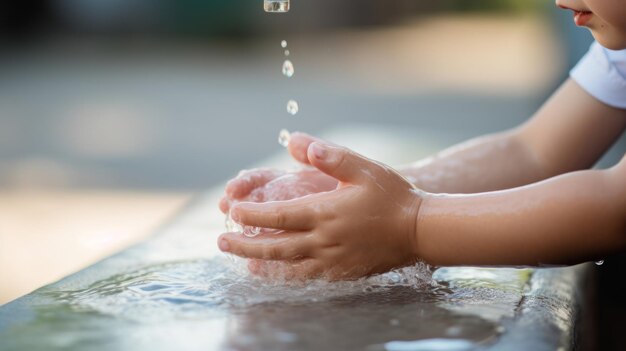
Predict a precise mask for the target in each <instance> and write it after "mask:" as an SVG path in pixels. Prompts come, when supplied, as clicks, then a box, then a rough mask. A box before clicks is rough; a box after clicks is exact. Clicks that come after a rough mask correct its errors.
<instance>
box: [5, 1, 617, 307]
mask: <svg viewBox="0 0 626 351" xmlns="http://www.w3.org/2000/svg"><path fill="white" fill-rule="evenodd" d="M291 6H292V9H291V11H290V12H289V13H288V14H267V13H264V12H263V9H262V0H239V1H233V0H25V1H19V2H15V1H14V2H2V3H1V4H0V304H1V303H3V302H6V301H9V300H11V299H13V298H15V297H17V296H19V295H20V294H23V293H26V292H28V291H30V290H32V289H34V288H37V287H38V286H41V285H43V284H45V283H47V282H50V281H53V280H55V279H58V278H60V277H63V276H65V275H67V274H69V273H71V272H72V271H76V270H78V269H81V268H83V267H84V266H86V265H88V264H90V263H93V262H94V261H96V260H98V259H100V258H102V257H104V256H106V255H108V254H110V253H112V252H114V251H116V250H119V249H120V248H122V247H125V246H128V245H130V244H131V243H133V242H136V241H137V240H141V238H143V237H144V236H145V235H147V234H148V233H149V232H150V231H151V230H153V229H154V227H155V226H157V225H158V224H159V223H161V222H163V220H164V219H165V218H166V217H167V216H168V215H171V214H172V213H174V211H175V210H176V209H177V208H179V207H180V206H181V205H182V204H183V203H185V202H186V201H187V200H188V199H189V197H190V196H192V194H194V193H197V192H199V191H201V190H203V189H207V188H210V187H215V186H218V185H219V184H222V183H223V182H224V181H226V180H227V179H228V178H230V177H232V176H234V175H235V174H236V173H237V171H238V170H240V169H242V168H245V167H247V166H250V165H251V164H254V163H258V162H259V160H262V159H264V158H266V157H267V156H268V155H270V154H272V153H276V152H279V151H280V146H279V145H278V144H277V142H276V138H277V135H278V131H279V130H280V129H281V128H287V129H289V130H302V131H306V132H309V133H314V134H319V133H322V132H324V131H327V130H331V129H332V128H335V127H337V126H341V125H343V126H345V125H352V124H367V125H385V126H395V127H400V128H403V129H404V130H409V131H410V130H423V129H428V130H431V129H432V130H438V131H443V132H446V133H450V135H453V137H452V139H454V140H453V141H461V140H463V139H466V138H469V137H473V136H476V135H479V134H482V133H487V132H494V131H499V130H503V129H506V128H509V127H512V126H515V125H517V124H519V123H521V122H523V121H524V120H526V119H527V118H528V117H529V116H530V115H531V114H532V113H533V112H534V111H535V110H536V109H537V107H538V106H539V105H540V104H541V103H542V102H543V101H544V99H545V98H546V97H547V96H548V94H549V93H550V92H551V91H552V90H553V89H554V88H555V87H557V86H558V84H560V82H562V80H563V79H564V78H565V77H566V76H567V72H568V69H569V68H570V67H571V66H572V65H573V64H574V63H575V62H576V61H577V60H578V58H580V57H581V56H582V55H583V54H584V52H585V51H586V50H587V48H588V46H589V44H590V43H591V40H592V38H591V36H590V34H589V33H588V32H587V31H586V30H582V29H578V28H576V27H575V26H574V25H573V23H572V19H571V14H570V13H568V12H565V11H561V10H558V9H556V8H555V6H554V2H553V1H545V0H508V1H507V0H499V1H496V0H493V1H488V0H482V1H480V0H439V1H436V2H434V1H425V0H422V1H419V0H315V1H305V0H300V1H299V0H293V1H292V4H291ZM281 40H286V41H287V42H288V49H289V50H290V56H289V58H290V60H291V61H292V62H293V63H294V65H295V75H294V76H293V77H292V78H290V79H287V78H285V77H284V76H283V75H282V74H281V65H282V62H283V60H284V54H283V49H282V48H281V46H280V42H281ZM289 99H295V100H297V101H298V102H299V104H300V112H299V113H298V114H297V115H296V116H291V115H288V114H287V112H286V110H285V104H286V102H287V100H289ZM335 141H336V142H339V143H340V142H341V140H335ZM620 143H621V144H620V145H618V149H616V150H613V152H612V153H611V155H609V156H608V157H607V158H605V160H604V161H603V164H604V165H609V164H611V162H615V160H616V159H617V157H619V155H620V152H621V155H623V152H624V151H623V150H624V140H621V141H620ZM620 150H621V151H620Z"/></svg>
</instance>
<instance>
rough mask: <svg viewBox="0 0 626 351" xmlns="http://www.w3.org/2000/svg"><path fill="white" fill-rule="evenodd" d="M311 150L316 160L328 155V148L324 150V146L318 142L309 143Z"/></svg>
mask: <svg viewBox="0 0 626 351" xmlns="http://www.w3.org/2000/svg"><path fill="white" fill-rule="evenodd" d="M311 152H312V153H313V156H315V158H317V159H318V160H323V159H325V158H326V156H327V155H328V150H326V147H325V146H324V145H322V144H320V143H313V144H311Z"/></svg>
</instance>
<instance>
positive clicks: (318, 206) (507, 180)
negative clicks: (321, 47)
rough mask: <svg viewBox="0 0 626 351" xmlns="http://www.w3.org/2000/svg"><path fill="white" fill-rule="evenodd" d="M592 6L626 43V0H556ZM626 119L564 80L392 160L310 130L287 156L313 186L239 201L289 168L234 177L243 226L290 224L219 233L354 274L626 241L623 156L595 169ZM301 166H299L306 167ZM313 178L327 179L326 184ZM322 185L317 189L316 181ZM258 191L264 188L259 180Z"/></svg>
mask: <svg viewBox="0 0 626 351" xmlns="http://www.w3.org/2000/svg"><path fill="white" fill-rule="evenodd" d="M557 4H558V5H559V6H561V7H566V8H569V9H573V10H575V12H579V13H585V14H586V16H589V17H590V19H587V20H585V26H587V27H588V28H589V29H590V30H591V31H592V34H593V35H594V37H595V38H596V39H597V40H598V41H599V42H600V43H601V44H602V45H604V46H606V47H608V48H612V49H624V48H626V7H625V6H623V3H622V2H621V1H617V0H559V1H557ZM625 129H626V110H621V109H616V108H613V107H610V106H607V105H605V104H603V103H601V102H599V101H598V100H596V99H595V98H593V97H592V96H590V95H589V94H588V93H586V92H585V91H584V90H583V89H582V88H581V87H580V86H578V84H577V83H575V82H574V81H572V80H567V81H566V82H565V83H564V84H563V85H562V86H561V88H559V89H558V90H557V91H556V92H555V93H554V94H553V96H552V97H551V98H550V99H549V100H548V101H547V102H546V103H545V104H544V105H543V106H542V107H541V109H540V110H539V111H537V112H536V113H535V115H534V116H533V117H532V118H531V119H530V120H529V121H528V122H526V123H524V124H523V125H521V126H519V127H517V128H514V129H512V130H509V131H505V132H502V133H497V134H493V135H487V136H484V137H480V138H476V139H474V140H470V141H468V142H466V143H463V144H460V145H458V146H455V147H452V148H450V149H448V150H444V151H442V152H441V153H439V154H437V155H434V156H433V157H430V158H427V159H425V160H420V161H418V162H416V163H414V164H412V165H407V166H404V167H399V168H398V169H397V171H396V170H394V169H393V168H391V167H389V166H387V165H383V164H381V163H378V162H375V161H373V160H369V159H367V158H365V157H363V156H361V155H358V154H356V153H354V152H353V151H351V150H348V149H346V148H342V147H340V146H337V145H334V144H330V143H328V142H325V141H321V140H319V139H317V138H314V137H311V136H308V135H306V134H302V133H296V134H294V135H292V140H291V143H290V145H289V152H290V154H291V155H292V156H293V157H294V158H295V159H296V160H298V161H300V162H301V163H303V164H307V165H311V166H313V167H315V169H316V170H317V171H315V170H313V171H311V170H309V171H308V174H307V175H306V177H310V178H309V179H315V180H314V181H313V183H315V184H317V185H318V187H317V189H313V191H312V192H313V193H315V194H313V195H309V196H306V197H303V198H299V199H293V200H289V201H278V202H269V203H250V202H240V203H238V204H236V205H234V206H231V205H233V204H235V203H236V202H239V201H242V200H244V201H245V198H246V196H248V195H249V194H250V193H251V192H254V191H255V189H262V187H263V185H264V184H267V183H268V182H269V181H271V180H272V179H275V178H276V177H278V176H279V175H281V174H282V173H280V171H276V170H267V169H266V170H259V171H254V170H253V171H250V172H247V173H244V174H243V175H241V176H239V177H238V178H236V179H234V180H233V181H231V182H230V183H229V185H228V186H227V189H226V195H225V197H224V199H223V200H222V201H221V203H220V208H221V209H222V211H224V212H227V211H229V210H230V211H231V214H232V215H233V218H235V219H236V220H237V221H238V222H240V223H241V224H244V225H249V226H259V227H266V228H275V229H281V230H284V232H283V233H281V234H280V235H276V236H273V237H270V236H265V237H262V238H247V237H243V236H241V235H238V234H235V233H225V234H223V235H222V236H220V238H219V239H218V245H219V247H220V249H222V250H223V251H227V252H232V253H234V254H236V255H239V256H242V257H248V258H254V259H256V260H255V261H252V262H253V263H252V264H251V270H252V271H253V272H256V273H259V274H264V275H266V274H268V272H270V271H271V267H270V268H268V267H269V266H268V262H270V261H284V262H287V263H288V265H287V266H288V267H289V268H290V276H293V277H300V278H308V277H318V276H322V277H325V278H327V279H331V280H332V279H352V278H357V277H360V276H364V275H370V274H374V273H378V272H383V271H386V270H389V269H391V268H394V267H398V266H402V265H407V264H410V263H412V262H415V261H416V260H425V261H426V262H428V263H430V264H434V265H538V264H570V263H578V262H583V261H587V260H596V259H600V258H602V257H603V256H605V255H610V254H613V253H616V252H622V251H624V250H625V249H626V157H624V158H623V159H622V160H621V161H620V162H619V164H617V165H615V166H614V167H612V168H610V169H606V170H589V168H590V167H592V166H593V165H594V164H595V162H596V161H597V160H598V159H599V158H600V157H601V156H602V154H603V153H604V152H605V151H606V150H607V149H608V148H609V147H610V146H611V145H612V143H613V142H614V141H615V140H616V139H617V138H618V137H619V136H620V135H621V134H622V133H623V131H624V130H625ZM303 176H304V175H303ZM318 181H319V183H318ZM314 188H315V187H314ZM257 191H262V190H257Z"/></svg>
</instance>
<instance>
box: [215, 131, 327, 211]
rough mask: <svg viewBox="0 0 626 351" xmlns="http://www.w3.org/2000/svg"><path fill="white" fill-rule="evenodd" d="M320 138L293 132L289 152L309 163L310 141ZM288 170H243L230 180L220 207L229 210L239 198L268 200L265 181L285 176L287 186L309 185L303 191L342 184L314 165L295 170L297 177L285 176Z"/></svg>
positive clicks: (320, 189)
mask: <svg viewBox="0 0 626 351" xmlns="http://www.w3.org/2000/svg"><path fill="white" fill-rule="evenodd" d="M316 140H317V139H315V138H313V137H311V136H309V135H307V134H304V133H293V134H292V136H291V141H290V142H289V147H288V150H289V153H290V154H291V155H292V156H293V158H294V159H296V160H298V161H300V162H302V163H303V164H308V163H309V160H308V157H307V150H308V148H309V145H310V144H311V143H312V142H314V141H316ZM285 174H287V172H286V171H283V170H279V169H272V168H256V169H251V170H243V171H241V172H240V173H239V174H238V175H237V177H235V178H234V179H232V180H230V181H229V182H228V183H227V184H226V189H225V194H224V196H223V197H222V199H221V200H220V203H219V207H220V210H221V211H222V212H223V213H224V214H226V213H228V211H230V207H231V206H232V205H233V204H235V203H237V202H241V201H253V202H264V201H268V200H267V199H265V196H264V194H263V192H264V191H265V190H264V189H266V188H264V187H265V185H266V184H268V183H270V182H281V179H284V181H283V183H285V185H284V186H285V187H292V186H294V184H296V185H295V186H298V184H301V185H302V187H305V188H306V189H302V191H304V192H306V193H309V194H311V193H320V192H325V191H331V190H334V189H336V188H337V184H338V182H337V180H336V179H334V178H333V177H330V176H328V175H326V174H324V173H322V172H320V171H319V170H317V169H315V168H312V167H311V168H305V169H302V170H299V171H297V172H294V173H292V175H293V176H294V177H296V179H293V178H292V177H290V178H281V177H283V176H284V175H285ZM280 186H281V185H280V184H273V187H272V189H277V188H280ZM297 190H298V189H296V192H297ZM271 197H275V196H271ZM271 200H272V201H276V200H287V198H284V199H279V198H272V199H271Z"/></svg>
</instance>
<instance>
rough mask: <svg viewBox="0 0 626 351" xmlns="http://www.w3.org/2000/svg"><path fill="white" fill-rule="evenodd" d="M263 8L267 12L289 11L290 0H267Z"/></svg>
mask: <svg viewBox="0 0 626 351" xmlns="http://www.w3.org/2000/svg"><path fill="white" fill-rule="evenodd" d="M263 9H264V10H265V12H276V13H284V12H289V0H265V1H264V2H263Z"/></svg>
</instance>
